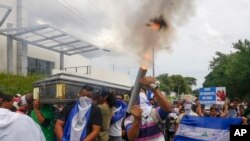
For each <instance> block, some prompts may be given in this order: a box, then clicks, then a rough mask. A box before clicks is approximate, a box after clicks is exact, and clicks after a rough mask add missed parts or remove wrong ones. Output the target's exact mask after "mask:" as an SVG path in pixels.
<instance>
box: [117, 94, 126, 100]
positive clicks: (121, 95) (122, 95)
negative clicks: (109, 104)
mask: <svg viewBox="0 0 250 141" xmlns="http://www.w3.org/2000/svg"><path fill="white" fill-rule="evenodd" d="M115 96H121V97H122V99H124V95H123V94H116V95H115Z"/></svg>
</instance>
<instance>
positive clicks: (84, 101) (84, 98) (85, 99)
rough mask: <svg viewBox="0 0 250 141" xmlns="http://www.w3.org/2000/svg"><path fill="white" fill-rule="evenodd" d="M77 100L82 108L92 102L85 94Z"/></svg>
mask: <svg viewBox="0 0 250 141" xmlns="http://www.w3.org/2000/svg"><path fill="white" fill-rule="evenodd" d="M79 102H80V105H81V107H83V108H84V107H87V106H89V105H90V104H92V99H90V98H88V97H87V96H82V97H80V98H79Z"/></svg>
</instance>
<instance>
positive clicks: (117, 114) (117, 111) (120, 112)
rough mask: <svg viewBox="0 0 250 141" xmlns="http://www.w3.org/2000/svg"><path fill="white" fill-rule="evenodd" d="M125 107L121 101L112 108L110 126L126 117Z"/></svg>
mask: <svg viewBox="0 0 250 141" xmlns="http://www.w3.org/2000/svg"><path fill="white" fill-rule="evenodd" d="M127 107H128V106H127V105H126V104H125V103H124V102H123V101H122V100H117V101H116V106H115V108H114V115H113V117H112V119H111V124H112V123H114V122H116V121H118V120H120V119H121V118H123V117H124V116H125V115H126V111H127Z"/></svg>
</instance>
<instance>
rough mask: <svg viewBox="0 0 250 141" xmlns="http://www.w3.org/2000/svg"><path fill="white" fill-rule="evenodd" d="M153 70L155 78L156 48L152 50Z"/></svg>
mask: <svg viewBox="0 0 250 141" xmlns="http://www.w3.org/2000/svg"><path fill="white" fill-rule="evenodd" d="M152 58H153V59H152V60H153V61H152V63H153V64H152V70H153V77H155V48H154V47H153V49H152Z"/></svg>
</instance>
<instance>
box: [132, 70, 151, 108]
mask: <svg viewBox="0 0 250 141" xmlns="http://www.w3.org/2000/svg"><path fill="white" fill-rule="evenodd" d="M146 73H147V69H145V68H142V67H140V68H139V71H138V73H137V77H136V80H135V84H134V87H133V89H132V92H131V95H130V99H129V103H128V111H127V112H129V113H130V110H131V108H132V106H133V105H136V104H138V102H139V93H140V91H141V84H140V79H141V78H143V77H144V76H145V75H146Z"/></svg>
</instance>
